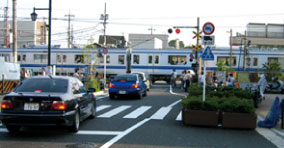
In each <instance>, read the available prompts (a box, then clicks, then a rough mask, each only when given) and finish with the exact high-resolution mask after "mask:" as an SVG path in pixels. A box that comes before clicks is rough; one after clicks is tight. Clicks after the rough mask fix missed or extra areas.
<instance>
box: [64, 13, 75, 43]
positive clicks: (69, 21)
mask: <svg viewBox="0 0 284 148" xmlns="http://www.w3.org/2000/svg"><path fill="white" fill-rule="evenodd" d="M64 17H68V48H70V47H71V45H72V39H71V27H70V25H71V17H75V15H73V14H70V11H69V14H67V15H64Z"/></svg>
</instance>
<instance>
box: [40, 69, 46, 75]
mask: <svg viewBox="0 0 284 148" xmlns="http://www.w3.org/2000/svg"><path fill="white" fill-rule="evenodd" d="M41 71H42V75H43V76H46V71H45V69H44V68H42V69H41Z"/></svg>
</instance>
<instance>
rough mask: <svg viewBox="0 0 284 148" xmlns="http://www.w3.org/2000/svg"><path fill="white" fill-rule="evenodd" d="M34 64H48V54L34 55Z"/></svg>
mask: <svg viewBox="0 0 284 148" xmlns="http://www.w3.org/2000/svg"><path fill="white" fill-rule="evenodd" d="M34 62H35V63H47V55H46V54H34Z"/></svg>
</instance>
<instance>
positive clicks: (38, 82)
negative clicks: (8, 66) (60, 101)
mask: <svg viewBox="0 0 284 148" xmlns="http://www.w3.org/2000/svg"><path fill="white" fill-rule="evenodd" d="M67 86H68V80H66V79H57V78H53V79H50V78H33V79H26V80H24V81H23V83H22V84H21V85H20V86H18V87H17V88H16V89H15V92H54V93H62V92H67Z"/></svg>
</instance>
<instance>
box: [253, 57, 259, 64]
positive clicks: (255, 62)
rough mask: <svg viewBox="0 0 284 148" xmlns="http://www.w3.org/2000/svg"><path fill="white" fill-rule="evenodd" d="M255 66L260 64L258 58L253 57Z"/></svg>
mask: <svg viewBox="0 0 284 148" xmlns="http://www.w3.org/2000/svg"><path fill="white" fill-rule="evenodd" d="M253 66H258V58H253Z"/></svg>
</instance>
